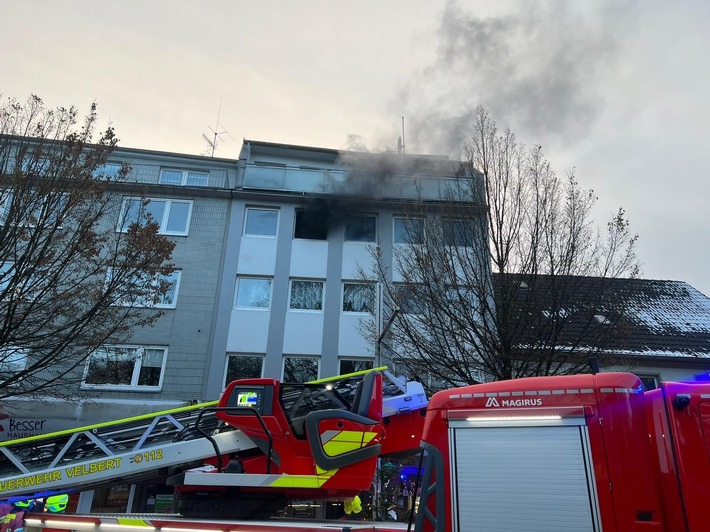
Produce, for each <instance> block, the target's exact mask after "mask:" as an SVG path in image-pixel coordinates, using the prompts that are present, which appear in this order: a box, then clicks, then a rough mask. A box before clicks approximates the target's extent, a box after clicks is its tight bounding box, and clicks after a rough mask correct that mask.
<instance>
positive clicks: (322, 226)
mask: <svg viewBox="0 0 710 532" xmlns="http://www.w3.org/2000/svg"><path fill="white" fill-rule="evenodd" d="M293 236H294V238H307V239H311V240H327V239H328V213H327V212H326V211H303V210H297V211H296V228H295V231H294V234H293Z"/></svg>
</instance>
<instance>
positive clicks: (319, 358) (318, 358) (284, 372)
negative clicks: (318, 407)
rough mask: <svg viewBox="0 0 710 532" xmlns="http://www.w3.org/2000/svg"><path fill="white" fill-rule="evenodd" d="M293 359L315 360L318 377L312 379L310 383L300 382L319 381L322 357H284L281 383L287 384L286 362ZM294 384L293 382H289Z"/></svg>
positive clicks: (291, 355) (290, 355)
mask: <svg viewBox="0 0 710 532" xmlns="http://www.w3.org/2000/svg"><path fill="white" fill-rule="evenodd" d="M291 358H299V359H307V360H315V362H316V366H317V369H316V377H315V379H310V380H308V381H300V382H310V381H311V380H318V379H320V367H321V357H319V356H313V355H293V354H289V355H284V356H283V357H282V359H281V382H286V380H285V379H286V377H285V375H286V360H287V359H291ZM289 382H292V381H289Z"/></svg>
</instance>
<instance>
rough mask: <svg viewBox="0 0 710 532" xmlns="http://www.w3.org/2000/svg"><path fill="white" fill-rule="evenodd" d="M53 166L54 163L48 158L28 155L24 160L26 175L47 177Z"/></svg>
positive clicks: (23, 165) (23, 168) (23, 169)
mask: <svg viewBox="0 0 710 532" xmlns="http://www.w3.org/2000/svg"><path fill="white" fill-rule="evenodd" d="M51 166H52V161H51V160H50V159H49V158H47V157H41V156H40V157H37V156H33V155H26V156H25V157H23V158H22V171H23V172H24V173H26V174H37V175H45V174H47V173H48V172H49V170H50V168H51Z"/></svg>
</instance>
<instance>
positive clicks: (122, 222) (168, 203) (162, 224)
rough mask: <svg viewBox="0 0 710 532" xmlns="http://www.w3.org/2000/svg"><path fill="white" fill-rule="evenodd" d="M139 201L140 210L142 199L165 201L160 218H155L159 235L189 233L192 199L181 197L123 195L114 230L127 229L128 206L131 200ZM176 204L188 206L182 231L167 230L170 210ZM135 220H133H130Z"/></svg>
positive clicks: (182, 234)
mask: <svg viewBox="0 0 710 532" xmlns="http://www.w3.org/2000/svg"><path fill="white" fill-rule="evenodd" d="M136 201H138V202H141V211H142V209H143V207H142V202H143V201H148V202H151V201H154V202H156V203H157V202H164V203H165V209H164V210H163V216H162V219H160V220H157V219H156V220H155V221H156V222H157V223H158V233H159V234H161V235H167V236H187V235H188V234H189V233H190V222H191V221H192V206H193V205H192V204H193V202H192V200H182V199H180V200H179V199H172V198H138V197H134V196H131V197H125V198H123V203H122V205H121V216H120V217H119V220H118V227H117V228H116V231H117V232H119V233H125V232H126V231H128V227H130V223H126V222H128V221H129V220H127V219H126V217H127V214H128V208H129V206H130V204H131V203H132V202H136ZM176 204H186V205H187V206H188V210H187V219H186V220H185V230H184V231H168V230H167V226H168V222H169V221H170V211H171V210H172V208H173V205H176ZM132 221H135V220H132ZM139 221H144V220H139Z"/></svg>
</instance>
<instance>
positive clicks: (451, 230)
mask: <svg viewBox="0 0 710 532" xmlns="http://www.w3.org/2000/svg"><path fill="white" fill-rule="evenodd" d="M442 229H443V233H444V244H445V245H447V246H455V247H473V241H474V236H473V224H472V223H471V222H466V221H463V220H444V221H443V222H442Z"/></svg>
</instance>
